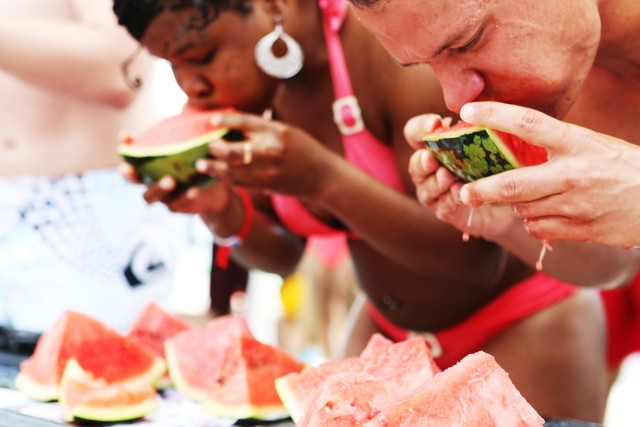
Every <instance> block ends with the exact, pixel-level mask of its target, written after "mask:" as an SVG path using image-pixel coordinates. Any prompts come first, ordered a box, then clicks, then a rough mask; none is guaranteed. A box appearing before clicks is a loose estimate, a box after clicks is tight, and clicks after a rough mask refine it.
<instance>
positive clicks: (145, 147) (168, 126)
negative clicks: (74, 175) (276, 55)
mask: <svg viewBox="0 0 640 427" xmlns="http://www.w3.org/2000/svg"><path fill="white" fill-rule="evenodd" d="M216 111H218V112H232V111H233V110H232V109H219V110H211V111H204V112H203V111H193V110H190V111H185V112H183V113H181V114H177V115H175V116H171V117H168V118H166V119H164V120H161V121H160V122H158V123H156V124H155V125H154V126H152V127H150V128H148V129H147V130H145V131H144V132H142V133H141V134H139V135H137V136H136V137H130V136H127V137H125V138H124V139H123V142H122V144H120V146H119V147H118V150H117V151H118V154H120V155H121V156H122V157H123V159H124V160H125V161H126V162H127V163H129V164H131V165H132V166H133V168H134V169H135V171H136V172H137V174H138V175H139V176H140V177H141V179H142V180H143V181H145V182H146V183H152V182H155V181H158V180H159V179H161V178H162V177H163V176H167V175H168V176H172V177H173V178H174V179H175V180H176V181H177V182H178V184H179V185H196V184H200V185H203V184H204V183H206V182H210V181H211V179H212V178H211V177H210V176H206V175H202V174H200V173H198V172H197V171H196V169H195V163H196V161H197V160H198V159H201V158H204V157H210V155H209V143H210V142H211V141H213V140H216V139H221V138H222V139H225V140H227V141H243V140H244V135H243V134H242V133H241V132H239V131H235V130H230V129H226V128H221V127H219V126H215V125H213V124H212V123H211V115H212V113H213V112H216Z"/></svg>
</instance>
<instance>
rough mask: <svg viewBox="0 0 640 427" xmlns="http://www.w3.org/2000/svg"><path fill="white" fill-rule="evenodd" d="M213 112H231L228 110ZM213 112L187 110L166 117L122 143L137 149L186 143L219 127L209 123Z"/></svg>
mask: <svg viewBox="0 0 640 427" xmlns="http://www.w3.org/2000/svg"><path fill="white" fill-rule="evenodd" d="M215 111H222V112H224V111H227V112H229V111H233V110H230V109H225V110H215ZM213 112H214V111H194V110H189V111H185V112H183V113H181V114H178V115H175V116H171V117H167V118H166V119H163V120H161V121H159V122H158V123H156V124H155V125H154V126H151V127H150V128H148V129H146V130H145V131H144V132H142V133H140V134H139V135H137V136H135V137H133V138H127V139H125V141H123V143H124V144H125V145H132V146H135V147H137V148H146V147H159V146H165V145H170V144H174V143H179V142H184V141H188V140H190V139H193V138H198V137H201V136H202V135H206V134H208V133H211V132H213V131H215V130H217V129H220V127H219V126H214V125H213V124H212V123H211V115H212V113H213Z"/></svg>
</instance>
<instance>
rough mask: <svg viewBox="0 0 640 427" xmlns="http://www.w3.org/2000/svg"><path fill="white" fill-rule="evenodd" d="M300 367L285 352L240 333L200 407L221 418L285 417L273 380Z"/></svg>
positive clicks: (301, 366) (296, 361) (263, 418)
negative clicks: (240, 335)
mask: <svg viewBox="0 0 640 427" xmlns="http://www.w3.org/2000/svg"><path fill="white" fill-rule="evenodd" d="M303 368H304V364H303V363H302V362H299V361H298V360H296V359H295V358H293V357H292V356H290V355H289V354H287V353H286V352H284V351H282V350H280V349H278V348H276V347H273V346H270V345H268V344H264V343H261V342H259V341H257V340H256V339H254V338H251V337H246V336H242V337H240V338H239V339H238V340H236V342H235V343H234V345H233V346H232V348H231V349H230V351H229V353H228V355H227V358H226V360H225V362H224V364H223V366H222V367H221V369H220V372H219V373H218V377H217V379H216V382H215V386H214V387H213V388H212V389H211V391H210V392H209V394H208V395H207V397H206V399H205V401H204V403H203V408H204V410H205V411H207V412H210V413H212V414H215V415H217V416H219V417H225V418H240V419H246V418H253V419H259V420H277V419H283V418H287V417H288V413H287V410H286V409H285V407H284V405H283V404H282V401H281V400H280V397H278V393H277V391H276V388H275V384H274V381H275V379H276V378H279V377H281V376H283V375H287V374H289V373H292V372H300V371H301V370H302V369H303Z"/></svg>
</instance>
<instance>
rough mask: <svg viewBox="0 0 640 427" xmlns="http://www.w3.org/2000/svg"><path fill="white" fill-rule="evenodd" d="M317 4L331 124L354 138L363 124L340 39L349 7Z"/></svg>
mask: <svg viewBox="0 0 640 427" xmlns="http://www.w3.org/2000/svg"><path fill="white" fill-rule="evenodd" d="M318 3H319V6H320V11H321V12H322V29H323V33H324V39H325V43H326V45H327V52H328V54H329V66H330V69H331V80H332V81H333V92H334V96H335V100H334V101H333V121H334V122H335V123H336V125H337V126H338V129H339V130H340V133H341V134H342V135H345V136H346V135H353V134H356V133H358V132H362V131H364V121H363V120H362V111H361V110H360V105H359V104H358V100H357V99H356V97H355V96H354V95H353V88H352V87H351V79H350V78H349V71H348V70H347V64H346V62H345V60H344V52H343V50H342V42H341V41H340V35H339V32H340V28H342V24H343V22H344V19H345V17H346V16H347V12H348V11H349V5H348V4H347V2H346V0H319V1H318Z"/></svg>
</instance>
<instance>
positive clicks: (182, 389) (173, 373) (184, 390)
mask: <svg viewBox="0 0 640 427" xmlns="http://www.w3.org/2000/svg"><path fill="white" fill-rule="evenodd" d="M164 357H165V359H166V361H167V366H168V371H169V377H170V378H171V382H172V383H173V386H174V387H175V389H176V390H177V391H178V392H179V393H180V394H182V395H184V396H186V397H188V398H189V399H193V400H195V401H196V402H202V401H204V400H205V398H206V396H207V392H206V391H204V390H198V389H196V388H194V387H190V386H189V382H188V381H187V380H186V378H184V377H183V376H182V373H181V371H180V368H179V367H180V362H179V359H178V355H177V354H176V351H175V350H174V348H173V346H172V345H171V340H168V341H166V342H165V344H164Z"/></svg>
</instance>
